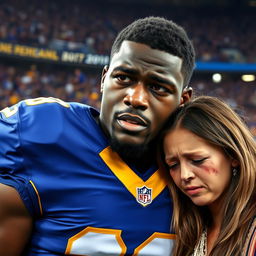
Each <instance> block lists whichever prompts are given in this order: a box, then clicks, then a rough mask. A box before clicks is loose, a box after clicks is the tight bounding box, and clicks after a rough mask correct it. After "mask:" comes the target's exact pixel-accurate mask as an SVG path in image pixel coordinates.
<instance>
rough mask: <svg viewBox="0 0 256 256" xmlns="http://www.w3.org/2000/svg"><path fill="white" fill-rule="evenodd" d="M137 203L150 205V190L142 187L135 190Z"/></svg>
mask: <svg viewBox="0 0 256 256" xmlns="http://www.w3.org/2000/svg"><path fill="white" fill-rule="evenodd" d="M137 202H138V203H140V204H142V205H143V206H146V205H147V204H151V202H152V188H148V187H146V186H143V187H141V188H137Z"/></svg>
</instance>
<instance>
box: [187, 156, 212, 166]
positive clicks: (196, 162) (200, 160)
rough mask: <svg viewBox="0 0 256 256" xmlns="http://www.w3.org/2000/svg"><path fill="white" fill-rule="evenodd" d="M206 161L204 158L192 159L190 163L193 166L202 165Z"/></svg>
mask: <svg viewBox="0 0 256 256" xmlns="http://www.w3.org/2000/svg"><path fill="white" fill-rule="evenodd" d="M206 159H208V157H204V158H199V159H192V160H191V162H192V163H193V164H195V165H200V164H202V163H203V162H204V161H205V160H206Z"/></svg>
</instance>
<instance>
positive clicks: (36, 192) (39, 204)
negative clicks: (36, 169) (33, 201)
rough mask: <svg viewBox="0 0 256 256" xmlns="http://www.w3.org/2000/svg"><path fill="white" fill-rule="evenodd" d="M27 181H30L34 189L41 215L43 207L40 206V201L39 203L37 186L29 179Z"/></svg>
mask: <svg viewBox="0 0 256 256" xmlns="http://www.w3.org/2000/svg"><path fill="white" fill-rule="evenodd" d="M29 182H30V183H31V185H32V187H33V189H34V190H35V192H36V195H37V200H38V204H39V209H40V214H41V215H43V207H42V203H41V199H40V195H39V193H38V190H37V188H36V186H35V184H34V183H33V181H32V180H30V181H29Z"/></svg>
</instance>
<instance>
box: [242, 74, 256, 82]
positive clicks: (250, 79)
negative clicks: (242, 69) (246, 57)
mask: <svg viewBox="0 0 256 256" xmlns="http://www.w3.org/2000/svg"><path fill="white" fill-rule="evenodd" d="M241 78H242V80H243V81H244V82H253V81H255V75H253V74H244V75H242V77H241Z"/></svg>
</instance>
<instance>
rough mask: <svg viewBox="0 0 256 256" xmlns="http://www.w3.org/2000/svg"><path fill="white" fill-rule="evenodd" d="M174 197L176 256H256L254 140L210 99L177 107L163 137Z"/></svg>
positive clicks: (227, 109)
mask: <svg viewBox="0 0 256 256" xmlns="http://www.w3.org/2000/svg"><path fill="white" fill-rule="evenodd" d="M163 151H164V152H163V156H164V159H163V160H164V162H165V165H166V167H167V168H168V172H169V174H170V176H171V177H170V190H171V193H172V197H173V204H174V207H173V208H174V215H173V228H174V230H175V232H176V234H177V235H176V244H175V247H174V252H173V255H174V256H186V255H188V256H191V255H196V256H203V255H207V256H208V255H210V256H222V255H223V256H224V255H225V256H231V255H232V256H241V255H246V256H254V255H255V246H256V190H255V180H256V143H255V141H254V139H253V136H252V135H251V133H250V131H249V130H248V128H247V127H246V125H245V124H244V123H243V121H242V120H241V119H240V118H239V117H238V115H237V114H236V113H235V112H234V111H233V110H232V109H231V108H230V107H229V106H228V105H227V104H225V103H223V102H222V101H220V100H218V99H217V98H214V97H208V96H200V97H198V98H196V99H194V100H193V101H191V102H189V103H187V104H186V105H185V106H183V107H181V108H180V109H179V110H178V111H177V112H176V113H175V114H174V115H173V116H172V117H171V119H170V120H169V122H168V124H167V126H166V128H165V131H164V135H163Z"/></svg>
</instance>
